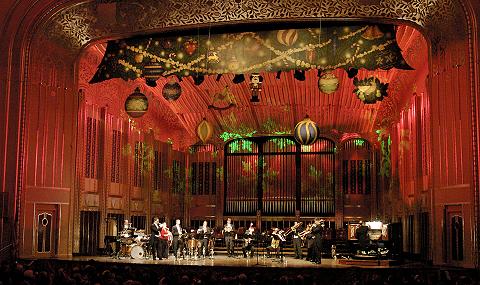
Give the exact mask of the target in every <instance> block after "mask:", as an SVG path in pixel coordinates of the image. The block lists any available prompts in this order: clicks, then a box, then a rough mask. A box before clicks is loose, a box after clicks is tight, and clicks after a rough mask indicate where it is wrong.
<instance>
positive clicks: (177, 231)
mask: <svg viewBox="0 0 480 285" xmlns="http://www.w3.org/2000/svg"><path fill="white" fill-rule="evenodd" d="M172 234H173V256H175V259H177V258H178V250H179V249H180V251H181V250H182V248H183V244H182V240H181V239H180V236H181V235H182V227H181V226H180V219H176V220H175V225H174V226H173V227H172Z"/></svg>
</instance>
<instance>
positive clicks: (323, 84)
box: [318, 71, 338, 94]
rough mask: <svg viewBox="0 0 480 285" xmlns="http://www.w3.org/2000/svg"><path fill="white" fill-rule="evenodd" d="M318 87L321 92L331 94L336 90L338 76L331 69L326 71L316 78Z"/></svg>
mask: <svg viewBox="0 0 480 285" xmlns="http://www.w3.org/2000/svg"><path fill="white" fill-rule="evenodd" d="M318 88H320V91H322V92H323V93H326V94H332V93H333V92H335V91H337V90H338V78H337V77H336V76H335V74H333V73H332V72H331V71H327V72H325V73H323V74H322V75H321V76H320V78H319V79H318Z"/></svg>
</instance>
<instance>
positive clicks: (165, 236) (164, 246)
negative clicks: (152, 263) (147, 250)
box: [159, 222, 169, 259]
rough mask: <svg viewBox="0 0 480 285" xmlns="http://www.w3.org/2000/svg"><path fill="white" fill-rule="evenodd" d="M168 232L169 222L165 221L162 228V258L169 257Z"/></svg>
mask: <svg viewBox="0 0 480 285" xmlns="http://www.w3.org/2000/svg"><path fill="white" fill-rule="evenodd" d="M168 233H169V230H168V228H167V223H165V222H163V223H162V224H161V229H160V253H159V254H160V259H162V258H165V259H166V258H168Z"/></svg>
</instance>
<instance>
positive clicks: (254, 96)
mask: <svg viewBox="0 0 480 285" xmlns="http://www.w3.org/2000/svg"><path fill="white" fill-rule="evenodd" d="M250 102H252V103H259V102H260V99H259V98H258V95H256V94H255V95H252V98H250Z"/></svg>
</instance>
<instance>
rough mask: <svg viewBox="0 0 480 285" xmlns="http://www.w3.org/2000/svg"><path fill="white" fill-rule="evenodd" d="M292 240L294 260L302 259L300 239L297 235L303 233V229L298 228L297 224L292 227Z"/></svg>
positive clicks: (298, 224)
mask: <svg viewBox="0 0 480 285" xmlns="http://www.w3.org/2000/svg"><path fill="white" fill-rule="evenodd" d="M292 232H293V236H292V240H293V249H294V251H295V259H302V258H303V253H302V238H301V237H300V235H299V233H301V232H303V228H302V227H301V226H300V223H299V222H295V225H294V226H293V227H292Z"/></svg>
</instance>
